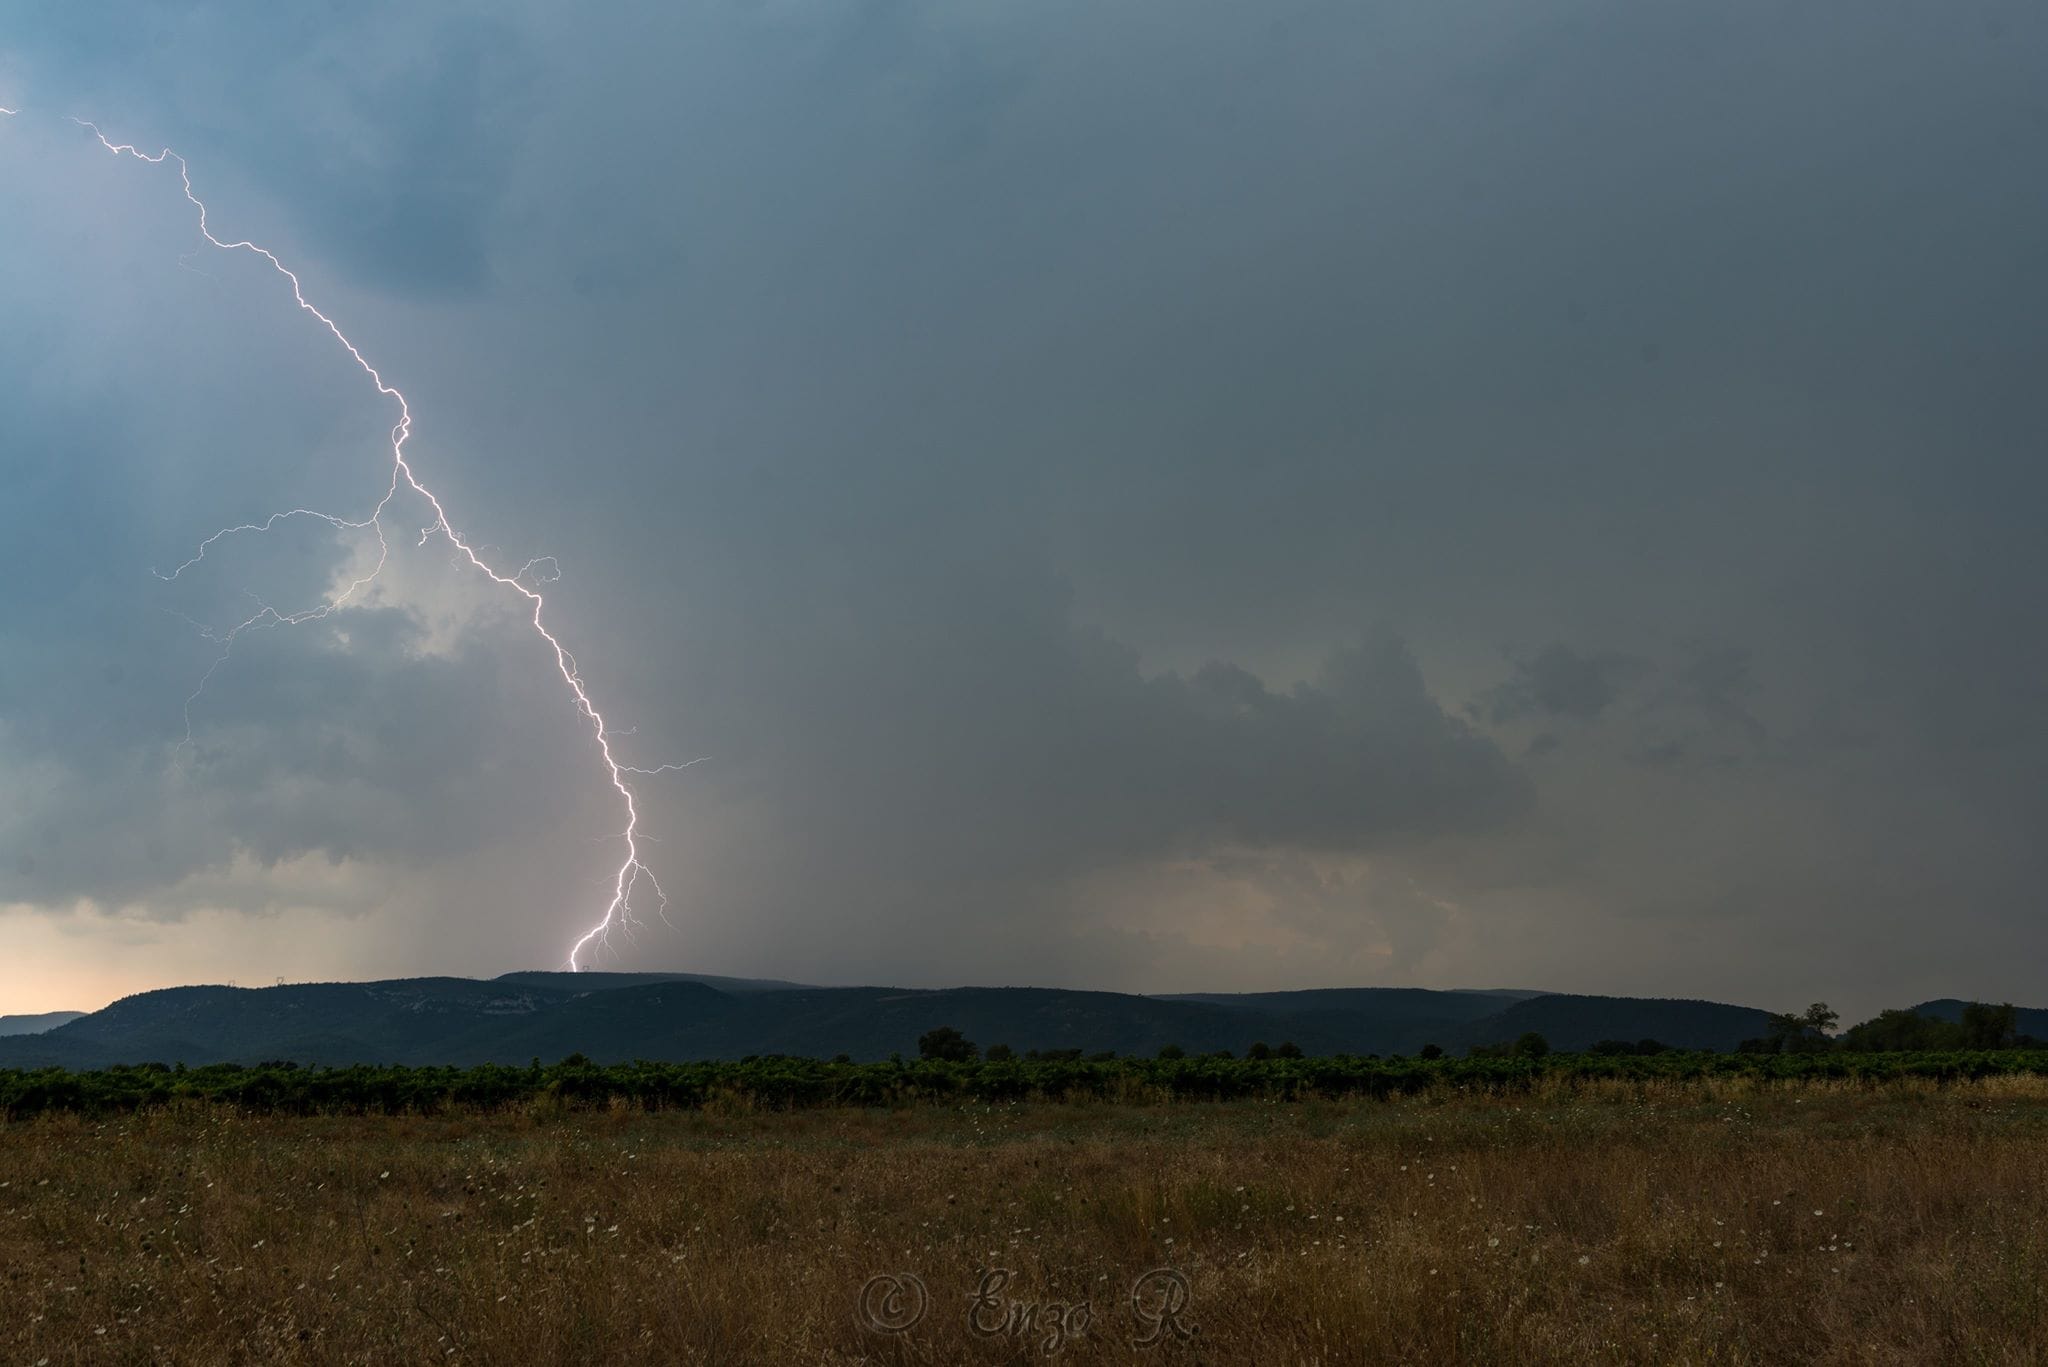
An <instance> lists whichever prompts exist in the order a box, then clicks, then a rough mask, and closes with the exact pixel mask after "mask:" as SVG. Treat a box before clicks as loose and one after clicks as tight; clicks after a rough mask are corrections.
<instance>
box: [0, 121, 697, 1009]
mask: <svg viewBox="0 0 2048 1367" xmlns="http://www.w3.org/2000/svg"><path fill="white" fill-rule="evenodd" d="M17 112H19V111H17V110H14V109H9V108H6V107H4V106H0V114H4V115H8V116H12V115H14V114H16V113H17ZM72 122H73V123H75V124H77V125H78V126H79V127H81V128H83V129H85V130H86V131H88V132H90V133H91V134H92V135H93V137H95V138H96V139H98V140H99V144H100V146H101V147H103V148H105V149H106V150H107V151H108V152H109V153H111V154H112V155H114V156H115V157H124V156H125V157H133V158H135V159H136V160H138V161H145V162H148V163H150V164H151V165H155V166H161V165H164V164H166V163H169V164H172V165H175V166H176V167H177V168H178V182H179V185H180V186H181V187H182V189H183V190H184V193H185V199H186V201H187V202H188V203H189V204H191V206H192V208H193V210H194V212H196V213H197V215H198V220H199V235H200V236H201V237H202V238H204V239H205V240H206V242H207V244H208V245H209V246H212V247H214V248H216V249H218V250H220V251H223V252H248V253H250V254H251V255H254V256H259V257H261V258H262V259H263V260H264V261H266V262H268V263H269V264H270V266H271V268H272V269H274V270H275V271H276V272H277V273H278V274H279V275H281V276H283V277H284V279H285V283H286V284H288V285H289V286H290V287H291V292H292V299H293V302H295V303H296V304H297V305H298V306H299V308H300V309H301V310H303V311H304V312H305V313H307V314H309V315H311V316H312V318H313V319H314V321H316V322H317V323H319V325H320V326H321V327H323V328H325V329H326V330H327V332H328V333H329V334H330V335H331V336H332V337H333V338H334V340H335V341H336V342H338V343H340V345H341V348H342V350H344V351H346V352H347V353H348V356H349V359H350V360H352V361H354V362H355V364H356V365H357V366H358V367H360V368H361V370H362V372H363V374H365V375H366V376H368V377H369V379H370V382H371V383H372V384H373V385H375V386H376V388H377V393H378V394H379V395H381V396H382V397H384V398H386V399H389V400H391V401H392V402H393V403H394V404H396V405H397V407H398V419H397V421H396V422H395V423H394V424H393V425H392V428H391V439H390V440H391V477H390V479H389V481H388V482H387V483H386V485H385V488H384V494H383V497H382V498H380V499H378V500H377V503H376V506H375V507H374V508H373V509H372V510H371V511H370V514H369V516H367V517H363V518H345V517H340V516H337V515H335V514H333V513H324V512H320V511H317V510H315V509H311V508H291V509H287V510H285V511H284V512H280V513H273V514H271V515H270V516H269V517H267V518H265V519H264V520H263V521H261V522H254V523H243V524H241V525H239V526H234V527H225V528H222V529H221V530H220V531H218V532H215V533H214V534H213V535H212V536H209V537H207V538H206V540H204V541H202V542H201V543H200V544H199V548H198V550H196V551H195V552H194V553H193V555H192V556H191V558H189V559H187V560H186V561H185V562H184V563H183V564H181V565H179V566H178V567H177V568H175V569H173V570H171V571H170V572H169V573H167V574H166V573H163V572H161V571H156V570H152V571H151V572H152V573H154V574H156V576H157V578H159V579H162V580H164V581H166V582H170V581H173V580H176V579H177V578H178V577H179V576H180V575H181V574H183V573H184V572H185V571H186V570H188V569H191V568H192V567H193V566H195V565H197V564H199V563H200V562H201V561H203V560H204V559H205V558H206V553H207V551H208V550H209V549H211V548H212V547H213V546H214V545H215V544H216V543H217V542H220V541H222V540H223V539H225V538H228V537H232V536H239V535H241V534H243V533H261V532H267V531H269V530H270V529H271V528H273V527H275V526H277V524H279V523H280V522H284V521H287V520H290V519H294V518H311V519H314V520H317V521H321V522H325V523H327V524H328V525H329V526H330V527H333V528H334V529H335V530H336V531H354V532H361V531H370V532H374V533H375V534H376V537H377V546H378V553H377V561H376V564H375V565H374V566H372V567H371V569H370V570H369V572H368V573H366V574H362V575H359V576H357V577H356V578H355V579H353V580H351V581H350V582H349V583H348V584H346V585H344V586H343V587H342V589H341V591H340V592H339V593H336V594H335V595H334V596H332V597H330V598H328V599H327V600H326V601H324V602H322V603H320V604H319V605H318V606H316V607H312V608H308V609H305V610H303V611H300V612H292V613H286V612H280V611H278V610H277V609H276V608H273V607H271V606H270V605H269V604H267V603H263V602H261V601H260V600H259V601H258V603H257V611H256V612H255V613H253V614H251V615H250V616H249V617H247V618H245V619H244V620H243V621H241V622H240V623H238V624H237V625H235V626H233V627H231V628H229V629H228V630H227V631H226V632H221V633H215V632H211V631H207V632H206V633H205V634H206V635H207V637H208V639H210V640H212V641H214V642H215V643H216V644H218V645H219V646H220V648H221V653H220V655H219V656H218V658H216V659H215V661H214V663H213V664H212V666H211V667H209V668H208V669H207V671H206V674H205V676H204V677H202V678H201V680H200V684H199V688H198V689H197V690H195V691H194V692H193V694H192V696H191V697H190V698H188V699H187V700H186V704H185V743H186V744H188V745H189V743H190V741H191V737H192V722H191V708H192V703H193V702H194V701H195V700H197V698H198V697H199V694H200V692H203V691H204V690H205V687H206V682H207V680H208V679H211V678H212V677H213V674H214V673H215V671H216V670H218V669H219V668H220V667H221V665H222V664H223V663H225V662H226V660H227V658H228V656H229V654H230V653H232V651H233V650H234V646H235V642H236V641H237V640H238V639H239V638H240V637H241V636H242V635H243V634H244V633H246V632H248V631H251V630H256V629H259V628H262V627H273V626H296V625H298V624H300V623H302V622H309V621H315V620H318V619H320V618H323V617H326V616H328V615H329V614H330V613H333V612H335V611H337V610H339V609H340V608H341V607H343V606H344V605H346V604H347V603H348V602H349V601H350V600H351V599H353V598H354V597H355V596H356V595H357V594H358V593H360V592H361V591H362V590H363V589H364V588H366V587H367V586H368V585H370V584H371V583H373V582H375V581H376V579H377V577H378V576H379V575H380V574H381V573H382V572H383V569H384V565H385V563H386V561H387V560H388V559H389V557H390V552H391V546H390V542H389V540H388V539H387V538H386V536H385V526H384V517H385V514H386V512H387V511H388V510H389V509H390V507H391V503H392V500H393V499H394V498H396V497H397V496H398V494H399V492H400V490H401V488H404V489H410V490H412V492H413V493H415V494H417V495H418V496H419V497H420V498H421V499H423V500H425V502H426V505H427V507H428V508H430V509H431V510H432V511H433V521H432V522H430V523H429V524H428V525H427V526H425V527H423V528H421V529H420V536H419V542H418V544H419V545H425V544H426V543H427V541H428V540H429V539H431V538H432V537H434V536H437V535H438V536H443V537H446V538H447V539H448V543H449V545H451V546H452V547H454V549H455V552H456V554H457V556H458V557H460V559H462V560H466V561H468V562H469V564H470V565H471V566H473V567H474V568H475V569H476V570H477V571H478V572H479V573H481V574H483V575H484V576H485V577H487V578H488V579H490V581H491V582H492V583H494V584H497V585H499V586H501V587H502V588H504V589H506V590H508V591H510V592H511V593H514V594H517V595H518V596H519V597H520V598H522V599H524V600H525V602H526V603H527V605H528V606H529V607H530V609H531V611H530V615H529V620H530V621H531V622H532V624H533V629H534V631H535V633H536V634H538V635H539V637H540V639H541V640H542V641H543V642H544V643H545V644H546V645H547V648H548V650H549V651H551V652H552V653H553V656H554V662H555V668H556V670H557V671H558V672H559V673H560V674H561V676H562V682H563V684H564V685H565V686H567V688H568V690H569V694H570V696H571V697H572V698H573V699H574V700H575V703H576V708H577V710H578V711H579V712H580V713H581V714H582V716H583V717H584V719H585V720H586V721H587V722H588V723H589V725H590V731H591V735H592V738H593V739H594V740H595V742H596V749H597V755H598V758H599V759H600V760H601V761H602V763H603V767H604V773H605V776H606V777H607V779H608V780H609V781H610V783H611V786H612V788H613V790H614V791H615V792H617V794H618V797H619V802H620V804H621V806H622V807H623V809H624V813H625V825H624V827H623V829H621V830H620V831H619V832H618V833H617V837H616V838H618V839H620V840H622V841H623V842H624V845H625V855H624V858H623V860H622V862H621V863H620V864H619V866H618V868H617V870H616V871H615V872H614V873H613V875H612V877H611V896H610V900H609V901H608V902H607V903H606V904H605V908H604V913H603V915H602V916H601V917H599V919H598V920H597V921H596V922H595V923H594V924H592V925H591V926H590V927H589V928H588V929H587V930H585V931H583V932H582V934H580V935H579V936H577V938H576V940H575V942H574V943H573V944H571V945H570V947H569V956H568V966H569V969H570V971H571V972H580V971H582V969H583V962H582V960H583V957H584V956H585V955H586V954H587V953H589V952H590V951H591V949H592V947H593V946H594V945H595V946H602V945H604V944H605V943H606V942H607V941H608V938H609V936H610V933H611V931H612V930H613V929H614V928H618V927H630V926H631V925H632V924H633V920H634V918H633V896H634V894H635V893H636V892H637V891H638V890H639V888H640V885H641V883H642V882H643V881H644V882H645V883H646V884H647V886H648V887H649V888H651V889H652V890H653V893H654V896H655V898H656V899H657V902H658V905H659V909H660V911H661V913H662V915H663V916H664V918H666V915H667V908H668V896H667V894H666V893H664V892H663V891H662V888H661V883H660V882H659V881H658V880H657V879H656V878H655V876H654V872H653V870H651V869H650V868H648V867H647V865H646V864H645V863H644V862H643V861H642V860H641V857H640V842H641V840H642V839H643V837H642V835H641V832H640V808H639V804H638V802H637V801H636V800H635V797H634V793H633V788H632V786H631V785H630V784H629V783H628V782H627V781H626V776H627V775H628V774H636V775H643V776H649V775H654V774H661V773H667V772H671V771H674V770H678V769H686V768H689V767H690V766H691V765H694V764H698V763H701V762H702V760H701V758H700V759H693V760H690V761H688V762H687V763H684V764H664V765H660V766H657V767H655V768H651V769H643V768H638V767H635V766H633V765H628V764H624V763H621V762H620V760H619V759H618V757H617V756H616V755H615V754H614V753H613V751H612V740H613V738H614V733H613V732H612V731H611V730H610V729H609V728H608V727H607V726H606V724H605V719H604V714H603V713H602V712H600V711H598V709H597V705H596V704H595V703H594V702H592V701H591V697H590V692H589V690H588V689H587V688H586V687H585V685H584V682H583V675H582V672H581V671H580V670H579V669H578V668H577V665H576V657H575V656H573V655H572V654H570V653H569V651H568V649H567V648H566V647H565V646H563V644H562V642H561V640H560V639H559V638H557V637H556V635H555V634H554V632H553V631H551V630H549V629H548V625H547V621H546V616H545V614H546V609H547V602H546V599H545V598H544V597H543V596H542V594H541V589H542V588H543V587H545V586H546V585H548V584H552V583H554V582H555V581H556V580H557V579H559V578H560V577H561V576H560V567H559V566H558V565H557V564H556V562H555V560H554V558H553V557H552V556H542V557H540V558H538V559H535V560H530V561H528V562H527V563H526V564H524V565H522V566H520V567H519V568H518V569H517V570H514V571H512V572H511V573H509V574H508V573H506V572H504V571H502V570H499V569H497V568H496V567H494V566H493V565H492V564H491V563H490V562H489V561H487V560H486V559H485V558H484V556H483V555H482V554H481V552H480V551H479V549H478V548H477V547H475V546H472V545H471V544H470V543H469V542H468V541H466V540H464V539H463V537H462V534H461V533H460V532H458V531H456V529H455V524H454V523H453V521H451V520H450V518H449V516H448V510H447V509H446V508H445V507H443V506H442V503H441V500H440V498H439V497H437V496H436V495H435V493H434V491H433V490H432V489H430V488H428V487H427V485H426V483H425V482H424V481H423V480H421V479H420V477H419V474H418V473H417V472H416V471H415V470H414V468H413V466H412V463H411V461H410V460H409V459H408V458H407V456H406V453H405V444H406V442H407V440H408V439H409V438H410V437H411V435H412V407H411V405H410V404H408V403H407V402H406V398H405V395H404V394H402V393H400V392H399V390H398V388H397V387H396V386H394V385H392V384H391V383H389V382H388V381H386V380H385V378H384V376H383V375H382V374H381V373H380V372H379V371H378V369H377V367H375V366H374V365H372V364H370V362H369V360H368V358H366V357H365V356H364V355H363V353H362V352H361V351H360V350H359V349H358V348H357V346H356V344H355V343H354V342H352V341H350V340H349V339H348V337H347V335H346V334H344V333H343V332H342V330H341V328H340V327H339V326H337V325H336V323H335V321H334V320H333V319H332V318H330V317H329V316H328V315H327V314H325V313H323V312H321V310H320V309H318V308H316V307H315V306H314V305H313V304H312V302H311V301H310V300H308V299H307V298H306V293H305V290H304V288H303V286H302V285H301V283H300V281H299V277H298V275H297V274H296V273H295V272H293V271H292V270H291V269H290V268H289V267H288V266H286V265H285V264H284V262H282V261H280V260H279V259H278V258H277V257H276V256H275V255H274V254H273V253H272V252H271V251H270V250H269V249H268V248H266V247H263V246H259V245H258V244H256V243H254V242H250V241H247V240H242V241H234V242H230V241H227V240H225V239H222V238H219V237H216V236H215V235H214V233H213V229H212V227H211V226H210V224H209V222H208V216H207V208H206V204H205V202H204V201H202V200H201V199H200V198H199V196H198V195H197V194H195V193H193V189H192V173H191V168H190V167H189V166H187V165H186V162H185V159H184V158H183V157H181V156H179V155H178V154H177V153H175V152H173V151H171V150H170V149H169V148H168V147H166V148H164V149H162V150H161V151H159V152H157V153H156V154H154V155H151V154H149V153H147V152H144V151H142V150H141V149H140V148H138V147H136V146H135V145H134V144H132V143H117V142H114V141H113V140H112V139H110V138H108V137H107V135H106V134H105V133H103V132H101V131H100V128H99V125H98V124H95V123H93V122H91V121H90V120H87V119H79V118H74V119H72Z"/></svg>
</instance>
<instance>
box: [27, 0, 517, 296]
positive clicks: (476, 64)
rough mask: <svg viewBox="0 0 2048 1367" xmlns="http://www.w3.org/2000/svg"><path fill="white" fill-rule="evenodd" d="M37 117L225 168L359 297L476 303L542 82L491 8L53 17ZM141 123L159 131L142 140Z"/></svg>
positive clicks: (34, 99) (42, 17)
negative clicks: (68, 117) (85, 119)
mask: <svg viewBox="0 0 2048 1367" xmlns="http://www.w3.org/2000/svg"><path fill="white" fill-rule="evenodd" d="M10 29H11V31H10V33H9V34H8V42H9V46H10V48H11V49H12V50H13V52H14V53H15V54H17V55H18V57H19V58H21V59H22V65H23V67H24V69H25V71H26V75H27V80H26V82H25V84H26V86H27V89H26V90H25V91H23V92H22V93H21V98H20V102H21V103H28V104H37V103H40V104H45V105H50V106H54V107H55V108H56V109H57V110H59V111H60V112H62V113H65V114H79V115H81V116H92V117H96V118H99V119H101V120H104V121H107V122H108V123H109V130H110V131H111V132H113V133H115V135H116V136H117V137H131V136H132V137H133V138H135V139H137V140H140V141H142V142H145V143H149V144H150V146H151V148H152V149H153V148H154V147H155V146H156V145H158V144H161V143H171V144H174V145H176V146H178V147H179V148H181V149H182V150H184V151H185V152H186V153H187V154H188V155H196V156H201V157H203V158H206V159H209V160H215V161H218V160H220V159H226V160H227V161H229V162H231V163H232V164H233V165H234V166H235V167H236V168H237V170H238V172H239V174H241V175H242V176H245V177H248V178H249V179H251V180H253V181H255V182H256V183H258V184H260V185H263V186H265V187H266V188H269V189H271V190H272V191H273V192H274V193H275V194H276V198H277V202H278V204H279V205H280V206H281V207H282V208H284V210H285V211H286V212H287V213H288V214H289V215H290V217H291V220H292V222H293V224H294V226H295V227H296V228H297V229H298V231H299V232H300V233H301V234H302V235H303V237H304V239H305V240H306V241H307V242H309V243H312V244H315V245H317V247H318V248H319V250H320V251H321V252H322V253H324V254H325V255H326V256H328V258H329V259H330V260H331V261H333V262H334V264H336V265H338V266H341V267H345V268H346V269H347V270H348V271H349V272H350V274H351V275H352V276H353V277H354V278H356V279H357V280H361V281H366V282H374V283H377V284H381V285H383V286H386V287H388V288H392V289H404V290H408V291H412V292H420V291H425V292H429V293H437V292H443V291H460V290H471V289H475V288H477V287H478V286H480V285H481V284H483V282H484V280H485V277H486V274H487V271H488V263H489V259H490V256H489V245H490V244H489V240H488V234H489V225H490V223H491V220H492V217H493V215H494V213H495V212H496V210H497V208H498V194H499V192H500V190H501V188H502V186H503V182H504V177H505V173H506V168H507V162H508V160H509V158H510V157H511V156H512V155H513V153H514V150H515V148H516V147H517V144H518V135H519V129H520V127H521V124H522V122H523V120H524V118H525V117H526V115H525V109H526V108H527V106H528V104H529V103H530V100H531V98H532V96H533V94H534V93H535V90H536V82H537V80H538V72H537V71H536V68H535V67H534V65H533V62H532V60H531V57H530V55H529V54H528V53H527V52H526V51H525V49H524V46H523V44H522V43H521V41H520V39H519V37H518V36H517V34H516V32H515V30H514V29H513V28H511V27H509V26H508V25H506V24H504V23H501V22H499V21H498V20H497V19H495V18H493V17H492V16H491V14H490V11H489V8H488V7H475V8H472V7H469V6H462V5H457V6H447V7H435V8H434V10H433V11H432V12H428V11H427V10H424V9H423V8H422V7H420V6H416V5H405V4H397V3H386V2H384V0H373V2H372V3H366V4H348V5H330V6H323V7H318V8H308V7H301V6H290V5H287V6H276V5H263V4H249V3H241V0H201V3H196V4H185V5H178V6H174V7H166V6H163V5H157V4H149V3H145V2H132V0H114V2H113V3H86V4H48V5H43V6H41V7H40V8H39V12H37V13H36V14H35V15H34V16H33V17H30V18H28V19H27V21H26V22H22V23H19V24H17V25H12V26H10ZM131 115H132V116H134V117H135V118H137V119H138V120H139V121H144V122H146V124H147V127H146V128H132V129H130V128H125V127H123V126H122V125H121V123H120V122H118V120H120V119H121V118H123V117H126V116H131Z"/></svg>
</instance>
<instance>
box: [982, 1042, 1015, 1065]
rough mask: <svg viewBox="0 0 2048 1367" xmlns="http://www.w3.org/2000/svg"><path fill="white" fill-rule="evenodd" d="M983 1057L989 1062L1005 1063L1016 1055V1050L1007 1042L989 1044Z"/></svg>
mask: <svg viewBox="0 0 2048 1367" xmlns="http://www.w3.org/2000/svg"><path fill="white" fill-rule="evenodd" d="M983 1057H984V1058H986V1059H987V1060H988V1061H989V1062H990V1063H1007V1062H1009V1061H1010V1060H1011V1059H1013V1058H1015V1057H1017V1051H1016V1050H1015V1049H1012V1048H1011V1047H1010V1046H1009V1045H1007V1044H991V1045H990V1046H989V1047H988V1052H987V1053H986V1054H984V1055H983Z"/></svg>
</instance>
